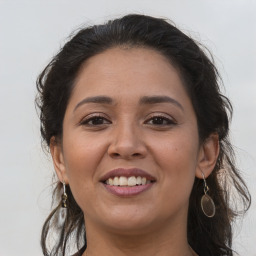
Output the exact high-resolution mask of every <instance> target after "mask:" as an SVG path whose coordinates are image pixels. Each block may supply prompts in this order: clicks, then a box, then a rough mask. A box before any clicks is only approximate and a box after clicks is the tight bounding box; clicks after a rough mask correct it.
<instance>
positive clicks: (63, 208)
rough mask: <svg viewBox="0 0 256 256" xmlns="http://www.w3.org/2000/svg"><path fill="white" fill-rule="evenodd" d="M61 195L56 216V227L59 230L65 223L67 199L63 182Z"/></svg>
mask: <svg viewBox="0 0 256 256" xmlns="http://www.w3.org/2000/svg"><path fill="white" fill-rule="evenodd" d="M62 184H63V194H62V196H61V200H62V202H61V208H60V209H59V214H58V221H57V225H58V227H59V228H62V227H63V224H64V223H65V220H66V217H67V211H68V209H67V199H68V195H67V193H66V184H65V182H64V181H63V182H62Z"/></svg>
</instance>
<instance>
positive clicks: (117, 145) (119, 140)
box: [108, 123, 147, 160]
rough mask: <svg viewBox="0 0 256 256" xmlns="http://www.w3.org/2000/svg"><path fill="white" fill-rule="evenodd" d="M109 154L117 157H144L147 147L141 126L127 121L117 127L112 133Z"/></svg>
mask: <svg viewBox="0 0 256 256" xmlns="http://www.w3.org/2000/svg"><path fill="white" fill-rule="evenodd" d="M108 154H109V155H110V156H111V157H112V158H117V159H126V160H132V159H138V158H144V157H145V156H146V154H147V149H146V145H145V142H144V141H143V135H142V133H141V132H140V131H139V128H136V127H134V126H133V125H131V124H127V123H126V124H123V125H120V126H118V127H116V128H115V129H114V131H113V133H112V138H111V143H110V145H109V148H108Z"/></svg>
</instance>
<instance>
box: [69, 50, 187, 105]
mask: <svg viewBox="0 0 256 256" xmlns="http://www.w3.org/2000/svg"><path fill="white" fill-rule="evenodd" d="M159 94H160V95H169V96H171V97H178V98H180V97H181V98H182V97H183V98H184V97H187V94H186V92H185V90H184V86H183V83H182V80H181V79H180V75H179V72H178V71H177V69H176V68H175V67H174V66H173V65H172V64H171V63H170V61H169V60H168V59H167V58H166V57H165V56H163V55H162V54H161V53H159V52H158V51H156V50H153V49H149V48H134V47H133V48H119V47H116V48H112V49H109V50H106V51H104V52H102V53H100V54H97V55H95V56H93V57H91V58H90V59H88V60H87V61H86V62H85V63H84V64H83V66H82V67H81V69H80V71H79V74H78V76H77V79H76V81H75V87H74V91H73V95H72V99H71V100H75V101H79V100H81V99H82V98H84V97H93V96H97V95H107V96H110V97H113V98H116V99H123V100H124V99H126V100H127V99H130V98H133V99H134V98H141V97H143V96H145V95H159ZM129 96H130V97H129Z"/></svg>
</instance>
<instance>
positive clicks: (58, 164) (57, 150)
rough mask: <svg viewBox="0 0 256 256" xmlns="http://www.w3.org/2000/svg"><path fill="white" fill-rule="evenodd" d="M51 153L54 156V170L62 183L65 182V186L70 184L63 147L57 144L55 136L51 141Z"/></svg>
mask: <svg viewBox="0 0 256 256" xmlns="http://www.w3.org/2000/svg"><path fill="white" fill-rule="evenodd" d="M50 151H51V155H52V160H53V165H54V169H55V172H56V174H57V176H58V178H59V180H60V182H65V184H68V178H67V174H66V167H65V162H64V157H63V152H62V147H61V144H60V143H59V142H57V140H56V138H55V137H54V136H53V137H51V140H50Z"/></svg>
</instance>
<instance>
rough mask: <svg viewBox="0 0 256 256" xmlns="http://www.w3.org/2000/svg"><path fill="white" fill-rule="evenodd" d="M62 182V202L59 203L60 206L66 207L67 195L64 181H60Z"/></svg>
mask: <svg viewBox="0 0 256 256" xmlns="http://www.w3.org/2000/svg"><path fill="white" fill-rule="evenodd" d="M62 184H63V194H62V203H61V207H62V208H67V199H68V195H67V193H66V184H65V182H64V181H63V182H62Z"/></svg>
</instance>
